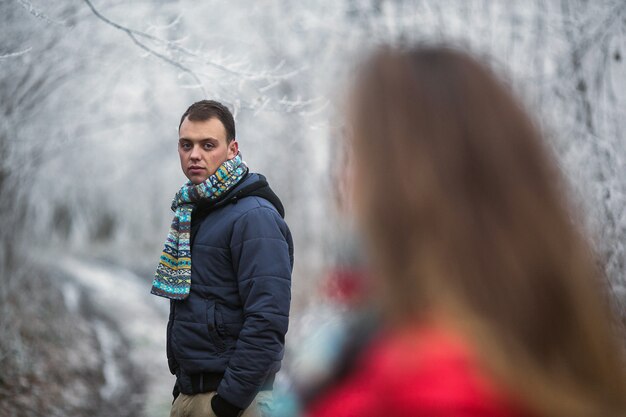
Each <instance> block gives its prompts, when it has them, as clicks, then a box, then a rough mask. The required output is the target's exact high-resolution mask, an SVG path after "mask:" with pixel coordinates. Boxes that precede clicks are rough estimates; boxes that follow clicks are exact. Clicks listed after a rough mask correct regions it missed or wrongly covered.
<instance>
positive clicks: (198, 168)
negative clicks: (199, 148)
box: [189, 165, 204, 174]
mask: <svg viewBox="0 0 626 417" xmlns="http://www.w3.org/2000/svg"><path fill="white" fill-rule="evenodd" d="M203 171H204V168H203V167H201V166H196V165H192V166H190V167H189V173H190V174H201V173H202V172H203Z"/></svg>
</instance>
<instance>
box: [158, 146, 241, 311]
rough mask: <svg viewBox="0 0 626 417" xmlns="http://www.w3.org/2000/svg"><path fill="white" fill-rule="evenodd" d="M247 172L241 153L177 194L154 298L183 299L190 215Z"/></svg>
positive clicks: (188, 277)
mask: <svg viewBox="0 0 626 417" xmlns="http://www.w3.org/2000/svg"><path fill="white" fill-rule="evenodd" d="M247 172H248V167H247V165H246V163H245V162H244V161H243V160H242V159H241V153H239V154H237V156H235V157H234V158H233V159H229V160H227V161H226V162H224V163H223V164H222V165H220V167H219V168H218V169H217V171H216V172H215V174H213V175H211V176H210V177H209V178H207V179H206V181H204V182H202V183H200V184H197V185H194V184H193V183H192V182H191V181H187V183H185V185H183V186H182V188H181V189H180V190H179V191H178V192H177V193H176V195H175V196H174V200H173V201H172V211H173V212H174V213H175V215H174V219H173V220H172V225H171V227H170V232H169V234H168V236H167V239H166V240H165V248H164V249H163V253H162V254H161V260H160V262H159V265H158V267H157V270H156V273H155V274H154V280H153V281H152V290H151V291H150V292H151V293H152V294H154V295H159V296H161V297H166V298H171V299H173V300H184V299H185V298H187V296H188V295H189V289H190V288H191V248H190V247H189V238H190V231H191V212H192V210H193V208H194V207H195V204H196V203H197V202H198V201H200V200H206V199H208V200H216V199H217V198H219V197H220V196H221V195H223V194H224V193H225V192H227V191H228V190H230V189H231V188H232V187H233V186H234V185H235V184H237V183H238V182H239V181H240V180H241V179H242V178H243V177H244V176H245V175H246V173H247Z"/></svg>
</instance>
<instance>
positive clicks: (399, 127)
mask: <svg viewBox="0 0 626 417" xmlns="http://www.w3.org/2000/svg"><path fill="white" fill-rule="evenodd" d="M350 102H351V103H350V104H351V106H350V108H351V113H352V114H351V117H350V119H351V122H352V123H351V124H352V131H353V140H352V142H351V146H350V147H351V152H352V158H353V161H352V163H353V170H354V171H353V175H351V178H353V183H352V185H353V187H352V189H353V196H352V203H353V206H354V208H355V211H356V215H357V218H358V220H359V222H360V225H361V226H362V229H363V231H364V233H365V236H366V243H367V244H368V245H369V246H368V254H369V256H370V260H371V267H372V270H373V274H372V275H373V276H374V277H376V278H375V279H374V281H375V282H374V283H373V285H374V286H375V291H373V292H372V293H373V294H378V296H377V297H376V301H380V310H381V311H382V312H383V317H384V325H383V326H382V330H380V331H379V332H378V334H377V336H376V337H374V339H373V340H371V341H370V342H368V343H367V345H366V346H364V347H362V349H361V352H360V353H359V354H358V355H356V356H354V357H355V361H354V364H353V366H352V367H351V370H350V372H348V373H347V375H344V376H342V377H341V378H340V379H339V380H338V381H336V382H335V383H334V384H332V385H331V386H328V387H326V389H325V390H324V391H323V393H322V394H320V395H318V396H317V397H316V400H315V401H314V402H313V403H312V404H311V405H310V407H309V409H308V416H311V417H313V416H315V417H326V416H328V417H344V416H359V417H367V416H385V417H387V416H388V417H403V416H567V417H574V416H617V415H625V414H626V413H625V410H626V383H625V377H624V372H623V369H624V363H623V358H622V357H621V351H620V349H619V344H618V341H617V336H616V334H614V332H613V331H612V327H611V320H612V318H611V316H610V312H609V309H608V307H607V303H608V302H607V300H606V299H605V296H604V295H603V291H604V283H603V281H602V278H601V276H600V274H599V272H598V271H597V270H596V267H595V266H594V260H593V257H592V254H591V251H590V248H589V245H588V243H587V242H586V240H585V238H584V237H583V236H582V235H581V234H580V232H579V231H578V230H577V229H576V227H575V226H574V225H573V224H572V221H571V213H570V212H569V211H568V207H567V204H566V201H565V198H564V197H563V195H562V189H563V184H562V181H561V179H560V175H559V172H558V170H557V168H556V165H555V163H554V161H553V160H552V158H551V156H550V154H549V152H548V151H547V149H546V146H545V144H544V141H543V139H542V137H541V135H540V133H539V131H538V129H537V128H536V127H535V126H534V125H533V123H532V121H531V120H530V118H529V117H528V115H527V114H526V113H525V112H524V111H523V110H522V108H521V107H520V105H519V104H518V102H517V101H516V100H515V99H514V98H513V97H512V96H511V94H510V93H509V91H508V89H507V88H506V87H505V86H503V85H502V84H501V83H500V82H499V81H498V80H497V79H496V78H495V77H494V76H493V74H491V72H490V71H489V70H488V69H487V68H486V67H485V66H483V65H481V64H480V63H478V62H476V61H475V60H474V59H472V58H471V57H469V56H467V55H465V54H463V53H460V52H458V51H455V50H452V49H448V48H445V47H441V48H440V47H425V48H418V49H414V50H409V51H406V50H398V49H393V48H387V49H385V50H383V51H381V52H379V53H377V54H376V55H375V56H374V57H373V58H372V59H371V60H370V61H368V62H367V64H366V65H365V66H364V69H363V71H362V73H361V74H360V76H359V79H358V82H357V83H356V86H355V88H354V93H353V94H352V96H351V100H350Z"/></svg>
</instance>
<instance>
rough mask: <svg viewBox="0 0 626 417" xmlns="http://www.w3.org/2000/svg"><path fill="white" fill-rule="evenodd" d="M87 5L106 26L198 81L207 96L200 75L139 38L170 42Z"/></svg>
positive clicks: (91, 4)
mask: <svg viewBox="0 0 626 417" xmlns="http://www.w3.org/2000/svg"><path fill="white" fill-rule="evenodd" d="M84 1H85V3H86V4H87V6H89V8H90V9H91V11H92V12H93V14H94V15H95V16H96V17H97V18H98V19H100V20H102V21H103V22H105V23H106V24H108V25H110V26H113V27H114V28H116V29H119V30H121V31H122V32H124V33H126V35H128V37H129V38H130V39H131V40H132V41H133V42H134V43H135V44H136V45H137V46H139V47H140V48H141V49H143V50H144V51H146V52H148V53H149V54H150V55H153V56H155V57H157V58H159V59H161V60H162V61H164V62H166V63H168V64H169V65H171V66H173V67H175V68H178V69H179V70H181V71H182V72H184V73H186V74H189V75H190V76H191V77H192V78H193V79H194V81H196V83H197V84H198V87H199V88H201V89H202V91H203V92H204V94H205V95H206V90H205V89H204V86H203V85H202V81H201V80H200V77H198V75H197V74H196V73H195V72H194V71H193V70H192V69H191V68H188V67H187V66H185V65H183V64H181V63H180V62H178V61H176V60H174V59H172V58H170V57H168V56H165V55H164V54H162V53H160V52H157V51H155V50H154V49H152V48H150V47H149V46H148V45H146V44H145V43H143V42H141V41H140V40H139V39H138V38H139V37H142V38H146V39H150V40H153V41H157V42H160V43H168V41H164V40H162V39H160V38H157V37H156V36H152V35H150V34H148V33H145V32H141V31H138V30H134V29H131V28H128V27H126V26H122V25H120V24H119V23H116V22H114V21H112V20H111V19H109V18H107V17H105V16H104V15H103V14H101V13H100V12H99V11H98V10H97V9H96V8H95V6H94V5H93V3H92V2H91V1H90V0H84Z"/></svg>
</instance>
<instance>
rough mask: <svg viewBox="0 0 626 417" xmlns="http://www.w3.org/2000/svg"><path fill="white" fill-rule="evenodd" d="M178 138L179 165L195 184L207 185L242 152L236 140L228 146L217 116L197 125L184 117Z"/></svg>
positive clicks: (224, 132) (224, 130) (198, 122)
mask: <svg viewBox="0 0 626 417" xmlns="http://www.w3.org/2000/svg"><path fill="white" fill-rule="evenodd" d="M178 136H179V139H178V155H179V156H180V166H181V168H182V169H183V172H184V173H185V176H186V177H187V178H189V180H190V181H191V182H192V183H193V184H200V183H202V182H204V181H205V180H206V179H207V178H209V176H211V175H213V174H214V173H215V171H217V168H219V166H220V165H222V163H224V161H226V160H228V159H232V158H234V157H235V156H236V155H237V152H238V151H239V145H238V144H237V141H236V140H234V139H233V140H232V141H231V142H230V143H227V141H226V128H224V125H223V124H222V122H221V121H220V120H219V119H218V118H216V117H212V118H210V119H209V120H203V121H195V122H193V121H190V120H189V119H188V118H185V120H184V121H183V124H182V125H181V126H180V129H179V132H178Z"/></svg>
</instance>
